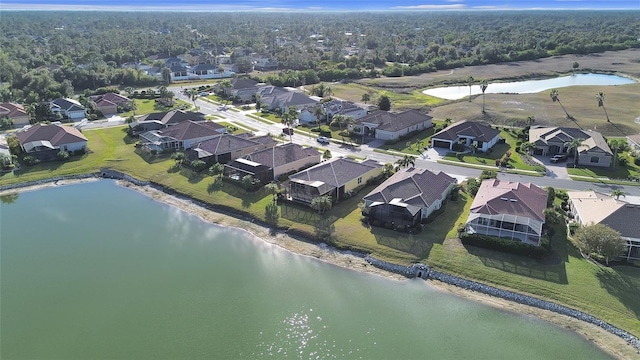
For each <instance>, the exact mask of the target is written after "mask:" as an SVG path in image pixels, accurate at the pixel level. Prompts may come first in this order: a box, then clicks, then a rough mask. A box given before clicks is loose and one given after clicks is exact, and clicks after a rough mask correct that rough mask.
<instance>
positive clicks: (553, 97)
mask: <svg viewBox="0 0 640 360" xmlns="http://www.w3.org/2000/svg"><path fill="white" fill-rule="evenodd" d="M549 96H550V97H551V100H552V101H553V102H557V103H558V104H560V107H561V108H562V110H563V111H564V113H565V115H567V119H572V117H571V115H569V113H568V112H567V109H565V108H564V105H562V103H561V102H560V97H559V96H560V92H559V91H558V89H551V91H550V92H549Z"/></svg>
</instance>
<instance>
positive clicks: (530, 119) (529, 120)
mask: <svg viewBox="0 0 640 360" xmlns="http://www.w3.org/2000/svg"><path fill="white" fill-rule="evenodd" d="M534 122H536V117H535V116H527V125H528V126H531V125H533V123H534Z"/></svg>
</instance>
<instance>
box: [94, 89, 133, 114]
mask: <svg viewBox="0 0 640 360" xmlns="http://www.w3.org/2000/svg"><path fill="white" fill-rule="evenodd" d="M91 100H92V101H93V102H94V104H96V109H98V110H99V111H100V112H101V113H102V114H103V115H105V116H107V115H112V114H117V113H118V110H119V109H122V107H123V106H126V105H128V104H130V103H131V102H132V100H131V99H129V98H128V97H126V96H122V95H120V94H116V93H112V92H111V93H106V94H102V95H94V96H92V97H91Z"/></svg>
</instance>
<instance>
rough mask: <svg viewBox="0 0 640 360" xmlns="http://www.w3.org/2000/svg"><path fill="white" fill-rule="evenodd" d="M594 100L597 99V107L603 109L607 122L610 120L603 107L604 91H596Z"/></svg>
mask: <svg viewBox="0 0 640 360" xmlns="http://www.w3.org/2000/svg"><path fill="white" fill-rule="evenodd" d="M596 100H598V107H602V109H603V110H604V115H605V116H606V117H607V122H611V121H610V120H609V114H607V108H606V107H604V93H603V92H599V93H597V94H596Z"/></svg>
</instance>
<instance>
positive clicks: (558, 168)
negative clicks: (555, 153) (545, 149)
mask: <svg viewBox="0 0 640 360" xmlns="http://www.w3.org/2000/svg"><path fill="white" fill-rule="evenodd" d="M531 158H532V159H533V160H534V161H536V162H538V163H539V164H541V165H544V166H545V167H546V168H547V176H548V177H550V178H552V179H565V180H569V179H571V177H570V176H569V173H568V172H567V162H559V163H552V162H551V161H549V159H550V158H549V157H544V156H541V155H533V156H531ZM567 161H573V159H568V160H567Z"/></svg>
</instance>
